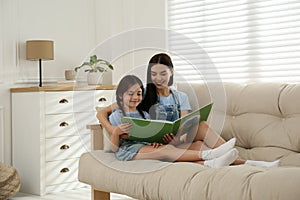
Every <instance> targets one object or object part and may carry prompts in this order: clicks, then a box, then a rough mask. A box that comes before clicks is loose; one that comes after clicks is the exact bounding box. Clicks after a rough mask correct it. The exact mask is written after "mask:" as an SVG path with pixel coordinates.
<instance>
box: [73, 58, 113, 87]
mask: <svg viewBox="0 0 300 200" xmlns="http://www.w3.org/2000/svg"><path fill="white" fill-rule="evenodd" d="M85 66H87V67H88V68H87V69H85V70H84V71H85V72H88V75H87V81H88V84H89V85H101V84H102V79H103V73H104V72H107V70H108V69H110V70H114V67H113V65H112V64H111V63H110V62H108V61H106V60H103V59H99V58H97V55H92V56H90V61H89V62H84V63H82V65H80V66H78V67H75V69H74V70H75V72H77V71H78V70H79V69H81V68H82V67H85Z"/></svg>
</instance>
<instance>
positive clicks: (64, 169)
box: [60, 167, 70, 173]
mask: <svg viewBox="0 0 300 200" xmlns="http://www.w3.org/2000/svg"><path fill="white" fill-rule="evenodd" d="M69 171H70V170H69V168H67V167H65V168H62V169H61V170H60V173H67V172H69Z"/></svg>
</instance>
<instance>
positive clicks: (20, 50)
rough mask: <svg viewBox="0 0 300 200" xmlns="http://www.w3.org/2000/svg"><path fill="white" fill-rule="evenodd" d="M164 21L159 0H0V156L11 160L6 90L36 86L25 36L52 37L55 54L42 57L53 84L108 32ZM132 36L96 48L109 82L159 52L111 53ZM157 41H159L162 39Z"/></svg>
mask: <svg viewBox="0 0 300 200" xmlns="http://www.w3.org/2000/svg"><path fill="white" fill-rule="evenodd" d="M164 26H165V1H162V0H151V1H150V0H88V1H87V0H63V1H62V0H0V38H1V40H0V145H1V146H0V161H2V162H6V163H11V108H10V106H11V105H10V91H9V89H10V88H12V87H23V86H37V85H38V63H37V62H34V61H27V60H25V55H26V52H25V42H26V40H29V39H52V40H54V41H55V43H54V50H55V59H54V60H53V61H44V62H43V80H44V81H46V84H55V83H56V82H57V81H61V80H64V70H66V69H73V68H74V67H75V66H77V65H79V64H81V63H82V61H83V60H84V59H86V58H87V56H89V54H90V53H91V51H92V50H93V49H94V48H95V47H97V46H98V47H99V44H100V47H101V44H102V43H103V42H105V41H107V40H112V36H114V35H116V34H120V33H123V32H124V31H129V30H133V29H136V28H142V27H160V28H163V27H164ZM137 37H139V38H140V36H137ZM131 39H132V40H130V41H121V42H119V43H112V45H111V46H110V47H109V48H107V51H106V50H105V51H103V50H101V51H99V52H102V53H103V54H102V55H98V56H99V57H102V56H103V57H104V58H110V59H112V60H111V61H112V62H113V64H114V65H115V66H116V69H115V71H113V83H117V82H118V80H119V78H120V77H121V76H122V75H123V74H124V73H127V72H128V71H130V69H133V68H134V67H136V66H141V65H142V66H145V65H146V63H147V61H148V60H149V58H150V57H151V55H153V53H154V52H156V51H158V50H157V49H147V48H145V49H139V50H135V51H134V52H129V51H128V52H126V53H125V54H124V55H120V56H118V57H114V52H115V48H119V47H120V46H125V45H127V43H128V42H131V43H134V42H135V37H133V38H131ZM144 39H145V40H147V39H148V38H144ZM123 42H124V44H123ZM160 42H161V43H162V44H161V45H162V46H163V45H164V41H163V40H161V41H160ZM104 54H105V55H104ZM140 71H141V70H140ZM84 75H85V74H84V73H83V74H81V76H84ZM82 80H84V77H83V79H82ZM44 85H45V84H44ZM20 101H21V100H20ZM26 142H30V141H26Z"/></svg>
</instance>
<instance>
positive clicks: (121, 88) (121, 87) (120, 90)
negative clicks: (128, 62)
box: [116, 75, 145, 119]
mask: <svg viewBox="0 0 300 200" xmlns="http://www.w3.org/2000/svg"><path fill="white" fill-rule="evenodd" d="M135 84H139V86H140V88H141V89H142V94H144V86H143V83H142V81H141V80H140V79H139V78H138V77H137V76H134V75H126V76H124V77H123V78H122V79H121V81H120V82H119V84H118V87H117V90H116V100H117V104H118V106H119V108H120V110H121V111H122V113H123V115H124V116H126V112H125V111H124V105H123V95H124V93H125V92H126V91H127V90H128V89H129V88H130V87H132V86H133V85H135ZM137 111H138V112H139V113H140V115H141V116H142V117H143V118H144V119H145V115H144V113H143V111H142V109H141V108H140V106H138V107H137Z"/></svg>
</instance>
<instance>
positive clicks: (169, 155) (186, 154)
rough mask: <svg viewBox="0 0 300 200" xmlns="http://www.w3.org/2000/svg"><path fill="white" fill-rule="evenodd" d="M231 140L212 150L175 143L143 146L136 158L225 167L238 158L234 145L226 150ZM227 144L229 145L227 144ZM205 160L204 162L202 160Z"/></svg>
mask: <svg viewBox="0 0 300 200" xmlns="http://www.w3.org/2000/svg"><path fill="white" fill-rule="evenodd" d="M230 142H231V141H229V142H227V143H226V144H225V145H222V146H220V147H218V148H216V149H212V150H204V151H197V150H185V149H180V148H176V147H174V146H173V145H163V146H160V147H158V148H153V147H152V146H143V147H142V148H141V149H140V150H139V152H138V153H137V155H136V156H135V157H134V160H143V159H153V160H167V161H177V162H180V161H181V162H197V163H200V164H202V163H203V164H204V165H206V166H209V167H223V166H228V165H229V164H231V163H232V162H233V161H235V160H236V159H237V154H238V152H237V150H236V149H233V148H232V147H231V148H229V149H228V150H226V151H225V148H227V146H228V145H231V144H230ZM226 145H227V146H226ZM202 160H205V161H204V162H200V161H202Z"/></svg>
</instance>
